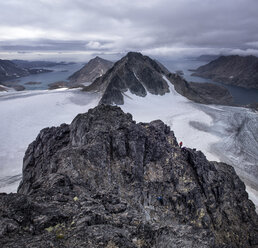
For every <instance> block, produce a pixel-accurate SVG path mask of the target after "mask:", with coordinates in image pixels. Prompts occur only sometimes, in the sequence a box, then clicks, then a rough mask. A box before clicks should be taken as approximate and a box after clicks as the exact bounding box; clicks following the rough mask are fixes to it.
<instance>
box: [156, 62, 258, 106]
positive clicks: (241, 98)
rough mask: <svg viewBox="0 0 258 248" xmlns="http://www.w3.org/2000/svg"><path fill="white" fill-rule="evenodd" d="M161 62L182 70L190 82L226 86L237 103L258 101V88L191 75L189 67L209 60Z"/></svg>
mask: <svg viewBox="0 0 258 248" xmlns="http://www.w3.org/2000/svg"><path fill="white" fill-rule="evenodd" d="M161 63H162V64H163V65H164V66H166V68H167V69H169V71H171V72H176V71H177V70H181V71H182V72H183V73H184V75H183V77H184V78H185V79H186V80H187V81H189V82H198V83H213V84H217V85H220V86H223V87H225V88H226V89H228V91H229V92H230V94H231V95H232V97H233V99H234V103H235V104H239V105H246V104H251V103H258V90H257V89H245V88H242V87H237V86H233V85H227V84H223V83H220V82H215V81H213V80H210V79H206V78H201V77H195V76H191V74H192V73H193V72H192V71H189V69H197V68H198V67H199V66H202V65H205V64H207V63H208V62H206V61H199V60H194V59H178V60H167V61H165V60H164V61H161Z"/></svg>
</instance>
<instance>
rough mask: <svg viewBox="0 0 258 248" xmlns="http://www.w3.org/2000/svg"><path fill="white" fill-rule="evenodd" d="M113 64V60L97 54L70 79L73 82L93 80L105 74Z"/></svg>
mask: <svg viewBox="0 0 258 248" xmlns="http://www.w3.org/2000/svg"><path fill="white" fill-rule="evenodd" d="M112 66H113V62H111V61H108V60H105V59H102V58H100V57H98V56H97V57H95V58H94V59H91V60H90V61H89V62H88V63H87V64H86V65H85V66H84V67H82V68H81V69H80V70H79V71H77V72H75V73H74V74H73V75H71V76H70V77H69V78H68V79H69V80H70V81H72V82H73V83H85V82H93V81H94V80H95V79H96V78H98V77H100V76H102V75H103V74H105V73H106V71H107V70H108V69H110V68H111V67H112Z"/></svg>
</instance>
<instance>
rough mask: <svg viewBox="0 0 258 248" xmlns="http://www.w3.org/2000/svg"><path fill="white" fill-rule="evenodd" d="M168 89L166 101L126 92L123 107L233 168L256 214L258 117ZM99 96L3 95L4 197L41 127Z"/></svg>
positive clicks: (0, 183)
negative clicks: (161, 124) (161, 123)
mask: <svg viewBox="0 0 258 248" xmlns="http://www.w3.org/2000/svg"><path fill="white" fill-rule="evenodd" d="M164 79H165V80H167V79H166V78H164ZM169 85H170V93H167V94H165V95H163V96H158V95H152V94H150V93H148V94H147V96H146V97H139V96H136V95H134V94H132V93H130V92H129V91H127V92H125V93H124V102H125V103H124V105H121V106H120V107H121V108H122V109H123V111H125V112H129V113H131V114H132V115H133V118H134V119H135V120H136V121H137V122H149V121H152V120H155V119H161V120H162V121H164V122H165V123H166V124H167V125H169V126H170V127H171V129H172V130H173V131H174V132H175V135H176V137H177V140H178V141H182V142H183V146H187V147H190V148H195V149H197V150H201V151H202V152H203V153H204V154H205V155H206V157H207V158H208V159H209V160H213V161H220V162H226V163H228V164H231V165H233V166H234V168H235V169H236V172H237V173H238V175H239V176H240V177H241V179H242V180H243V181H244V182H245V184H246V186H247V191H248V193H249V198H250V199H251V200H252V201H253V202H254V203H255V205H256V209H258V180H257V178H258V165H257V161H258V137H257V133H258V114H257V113H255V112H253V111H251V110H249V109H246V108H240V107H229V106H218V105H203V104H197V103H194V102H192V101H190V100H188V99H186V98H185V97H183V96H181V95H180V94H178V93H177V92H176V91H175V90H174V87H173V86H172V85H171V83H169ZM100 97H101V96H100V94H98V93H96V92H94V93H85V92H81V91H80V90H79V89H72V90H71V89H59V90H53V91H49V90H38V91H33V92H32V91H24V92H2V93H0V116H1V120H0V140H1V142H0V192H7V193H10V192H16V189H17V186H18V184H19V181H20V179H21V172H22V160H23V156H24V153H25V150H26V149H27V147H28V145H29V144H30V143H31V142H32V141H33V140H34V139H35V138H36V136H37V134H38V133H39V131H40V130H41V129H42V128H45V127H50V126H58V125H60V124H61V123H64V122H65V123H70V122H71V121H72V120H73V118H74V117H75V116H76V115H77V114H78V113H83V112H87V110H88V109H89V108H92V107H95V106H96V105H97V104H98V102H99V100H100Z"/></svg>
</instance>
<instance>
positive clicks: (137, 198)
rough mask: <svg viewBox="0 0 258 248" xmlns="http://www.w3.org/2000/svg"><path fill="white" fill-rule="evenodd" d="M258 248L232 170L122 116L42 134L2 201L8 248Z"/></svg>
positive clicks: (250, 207)
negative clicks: (18, 181) (16, 186)
mask: <svg viewBox="0 0 258 248" xmlns="http://www.w3.org/2000/svg"><path fill="white" fill-rule="evenodd" d="M257 245H258V217H257V214H256V213H255V208H254V204H253V203H252V202H251V201H250V200H248V195H247V193H246V191H245V185H244V183H243V182H242V181H241V180H240V179H239V177H238V176H237V175H236V173H235V171H234V169H233V167H231V166H230V165H227V164H223V163H216V162H209V161H208V160H207V159H206V158H205V156H204V155H203V153H202V152H200V151H195V150H192V149H188V148H183V149H181V148H179V146H178V143H177V140H176V138H175V136H174V133H173V132H172V131H170V128H169V127H168V126H166V125H165V124H164V123H163V122H162V121H159V120H157V121H153V122H151V123H138V124H137V123H135V122H134V121H133V120H132V116H131V115H130V114H125V113H123V111H122V110H121V109H120V108H118V107H112V106H104V105H100V106H98V107H96V108H94V109H91V110H89V111H88V113H86V114H80V115H78V116H77V117H76V118H75V119H74V120H73V122H72V123H71V125H66V124H63V125H61V126H60V127H51V128H46V129H43V130H42V131H41V132H40V134H39V135H38V137H37V138H36V140H35V141H34V142H33V143H31V144H30V145H29V147H28V149H27V151H26V154H25V157H24V164H23V179H22V182H21V184H20V186H19V189H18V193H17V194H8V195H7V194H0V246H1V247H38V248H39V247H107V248H111V247H113V248H115V247H159V248H160V247H161V248H163V247H164V248H165V247H257Z"/></svg>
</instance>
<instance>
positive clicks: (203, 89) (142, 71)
mask: <svg viewBox="0 0 258 248" xmlns="http://www.w3.org/2000/svg"><path fill="white" fill-rule="evenodd" d="M164 76H166V77H167V79H168V80H169V81H170V82H171V83H172V84H173V85H174V87H175V90H176V91H177V92H178V93H179V94H181V95H183V96H185V97H187V98H188V99H190V100H192V101H195V102H198V103H205V104H222V105H223V104H225V105H232V104H233V98H232V96H231V95H230V93H229V92H228V90H227V89H225V88H223V87H220V86H217V85H213V84H198V83H188V82H187V81H185V80H184V79H183V78H182V77H180V76H179V75H178V74H173V73H170V72H169V71H168V69H167V68H166V67H164V66H163V65H162V64H161V63H159V62H158V61H154V60H152V59H151V58H149V57H148V56H143V55H142V54H140V53H135V52H130V53H128V54H127V55H126V56H125V57H123V58H122V59H121V60H119V61H118V62H117V63H115V65H114V67H112V68H111V69H110V70H108V71H107V72H106V74H105V75H103V76H102V77H100V78H97V79H96V80H95V81H94V82H93V83H92V84H91V85H89V86H87V87H84V90H85V91H99V92H102V93H103V96H102V98H101V100H100V102H99V103H100V104H110V105H112V104H118V105H122V104H124V93H125V92H126V91H128V90H129V91H130V92H131V93H132V94H135V95H137V96H141V97H145V96H146V95H147V92H148V93H150V94H155V95H164V94H165V93H168V92H169V85H168V83H167V81H166V80H164Z"/></svg>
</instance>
